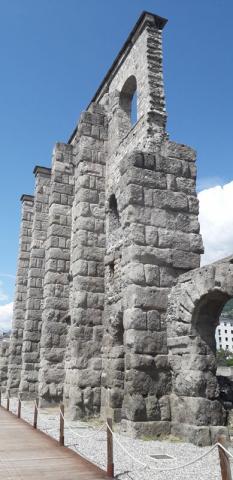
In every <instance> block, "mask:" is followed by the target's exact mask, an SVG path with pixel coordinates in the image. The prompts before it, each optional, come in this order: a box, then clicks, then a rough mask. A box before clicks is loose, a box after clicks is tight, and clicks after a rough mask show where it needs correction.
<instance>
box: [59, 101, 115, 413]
mask: <svg viewBox="0 0 233 480" xmlns="http://www.w3.org/2000/svg"><path fill="white" fill-rule="evenodd" d="M106 138H107V131H106V119H105V115H104V108H103V107H101V106H98V105H95V104H92V105H91V107H90V111H88V112H85V113H83V114H82V115H81V120H80V123H79V125H78V129H77V137H76V141H77V147H76V149H75V154H76V157H75V163H76V168H75V200H74V206H73V224H72V230H73V237H72V269H71V274H72V278H73V289H72V306H71V327H70V331H69V336H68V350H67V359H66V384H65V401H66V403H67V404H68V406H69V410H70V414H71V415H72V417H73V418H74V417H82V416H93V415H95V414H98V412H99V410H100V378H101V346H102V334H103V325H102V315H103V308H104V251H105V235H104V215H105V214H104V189H105V185H104V177H105V152H104V143H105V140H106Z"/></svg>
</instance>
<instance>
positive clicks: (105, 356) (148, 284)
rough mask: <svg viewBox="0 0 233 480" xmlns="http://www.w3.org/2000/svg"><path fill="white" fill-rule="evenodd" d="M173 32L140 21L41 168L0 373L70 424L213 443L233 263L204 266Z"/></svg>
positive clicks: (159, 22) (155, 21) (223, 417)
mask: <svg viewBox="0 0 233 480" xmlns="http://www.w3.org/2000/svg"><path fill="white" fill-rule="evenodd" d="M165 24H166V20H165V19H163V18H161V17H158V16H156V15H154V14H151V13H148V12H143V13H142V15H141V17H140V18H139V20H138V22H137V23H136V25H135V27H134V29H133V30H132V32H131V33H130V35H129V37H128V39H127V41H126V42H125V44H124V46H123V47H122V49H121V51H120V53H119V55H118V56H117V58H116V59H115V61H114V63H113V65H112V67H111V68H110V70H109V71H108V73H107V75H106V76H105V78H104V80H103V82H102V83H101V85H100V87H99V89H98V90H97V92H96V94H95V95H94V97H93V99H92V101H91V103H90V105H89V106H88V108H87V110H86V111H85V112H83V113H82V114H81V117H80V120H79V122H78V125H77V127H76V128H75V130H74V132H73V133H72V135H71V137H70V139H69V140H68V143H67V144H64V143H57V144H56V146H55V148H54V152H53V160H52V167H51V169H49V168H46V167H40V166H37V167H36V168H35V170H34V173H35V176H36V186H35V195H34V197H31V196H28V195H23V197H22V204H23V212H22V223H21V235H20V249H19V262H18V272H17V281H16V297H15V304H14V318H13V326H12V334H11V340H10V345H9V349H8V348H5V349H4V348H2V357H1V363H0V368H1V375H0V379H1V382H2V386H4V387H5V388H6V389H7V391H8V392H9V393H10V394H19V395H21V396H22V398H29V399H30V398H35V397H37V396H39V399H40V403H41V405H53V404H56V403H58V402H61V401H63V402H64V403H65V405H66V408H67V409H68V411H69V414H70V415H71V416H72V417H73V418H75V417H76V418H83V417H86V418H88V417H92V416H98V415H101V416H102V417H105V416H106V415H111V416H112V417H113V419H114V420H115V422H118V423H120V425H121V428H122V429H123V430H124V431H126V432H128V433H131V434H133V435H138V434H156V435H159V434H162V433H163V434H169V433H175V434H176V435H179V436H181V437H182V438H185V439H188V440H190V441H193V442H194V443H198V444H208V443H211V442H212V441H213V439H214V437H215V434H216V432H217V431H219V430H220V431H224V428H225V425H226V423H227V410H226V406H225V405H224V404H223V403H222V402H221V399H220V397H219V388H218V380H217V377H216V362H215V348H216V347H215V340H214V329H215V326H216V324H217V322H218V317H219V314H220V312H221V308H222V307H223V305H224V303H225V302H226V300H227V299H228V298H229V297H230V296H232V295H233V287H232V278H233V277H232V265H231V259H227V260H224V261H223V262H222V263H221V262H220V263H218V264H216V265H210V266H208V267H203V268H202V269H200V268H199V267H200V254H201V253H203V245H202V239H201V236H200V233H199V222H198V213H199V207H198V200H197V195H196V165H195V161H196V154H195V151H194V150H193V149H192V148H190V147H188V146H186V145H183V144H178V143H176V142H174V141H171V140H170V139H169V136H168V134H167V132H166V111H165V97H164V85H163V72H162V30H163V28H164V26H165ZM135 96H136V99H137V120H136V123H133V121H132V110H133V106H132V105H133V98H135Z"/></svg>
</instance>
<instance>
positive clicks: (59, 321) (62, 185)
mask: <svg viewBox="0 0 233 480" xmlns="http://www.w3.org/2000/svg"><path fill="white" fill-rule="evenodd" d="M72 161H73V147H72V146H71V145H66V144H64V143H57V144H56V146H55V149H54V152H53V161H52V171H51V186H50V196H49V216H48V231H47V241H46V251H45V275H44V297H43V311H42V330H41V343H40V372H39V396H40V401H41V403H42V404H47V403H48V404H50V403H58V402H60V401H61V400H62V399H63V383H64V355H65V349H66V333H67V323H69V271H70V237H71V209H72V203H73V189H74V186H73V183H74V179H73V163H72Z"/></svg>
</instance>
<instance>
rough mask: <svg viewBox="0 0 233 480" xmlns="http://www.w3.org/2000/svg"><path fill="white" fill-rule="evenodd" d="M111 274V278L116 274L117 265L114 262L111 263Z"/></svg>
mask: <svg viewBox="0 0 233 480" xmlns="http://www.w3.org/2000/svg"><path fill="white" fill-rule="evenodd" d="M109 273H110V276H111V277H113V276H114V273H115V264H114V262H111V263H109Z"/></svg>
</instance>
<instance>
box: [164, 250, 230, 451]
mask: <svg viewBox="0 0 233 480" xmlns="http://www.w3.org/2000/svg"><path fill="white" fill-rule="evenodd" d="M231 297H233V257H228V258H226V259H224V260H222V261H219V262H216V263H214V264H211V265H207V266H205V267H202V268H200V269H196V270H193V271H191V272H188V273H186V274H184V275H182V276H181V277H180V278H179V281H178V283H177V285H176V286H175V287H173V288H172V290H171V293H170V296H169V302H168V310H167V337H168V358H169V364H170V368H171V373H172V393H171V396H170V407H171V424H172V431H173V433H176V434H178V435H180V436H182V437H184V438H187V439H188V440H190V441H192V442H194V443H198V444H202V445H203V444H209V443H211V442H213V441H214V440H215V437H216V434H217V433H218V432H222V431H223V430H224V431H225V433H227V428H226V423H227V412H226V410H225V409H224V406H223V404H222V403H221V399H220V397H219V385H218V380H217V378H216V358H215V353H216V346H215V328H216V326H217V324H218V320H219V316H220V314H221V311H222V308H223V306H224V305H225V303H226V302H227V300H228V299H229V298H231Z"/></svg>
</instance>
